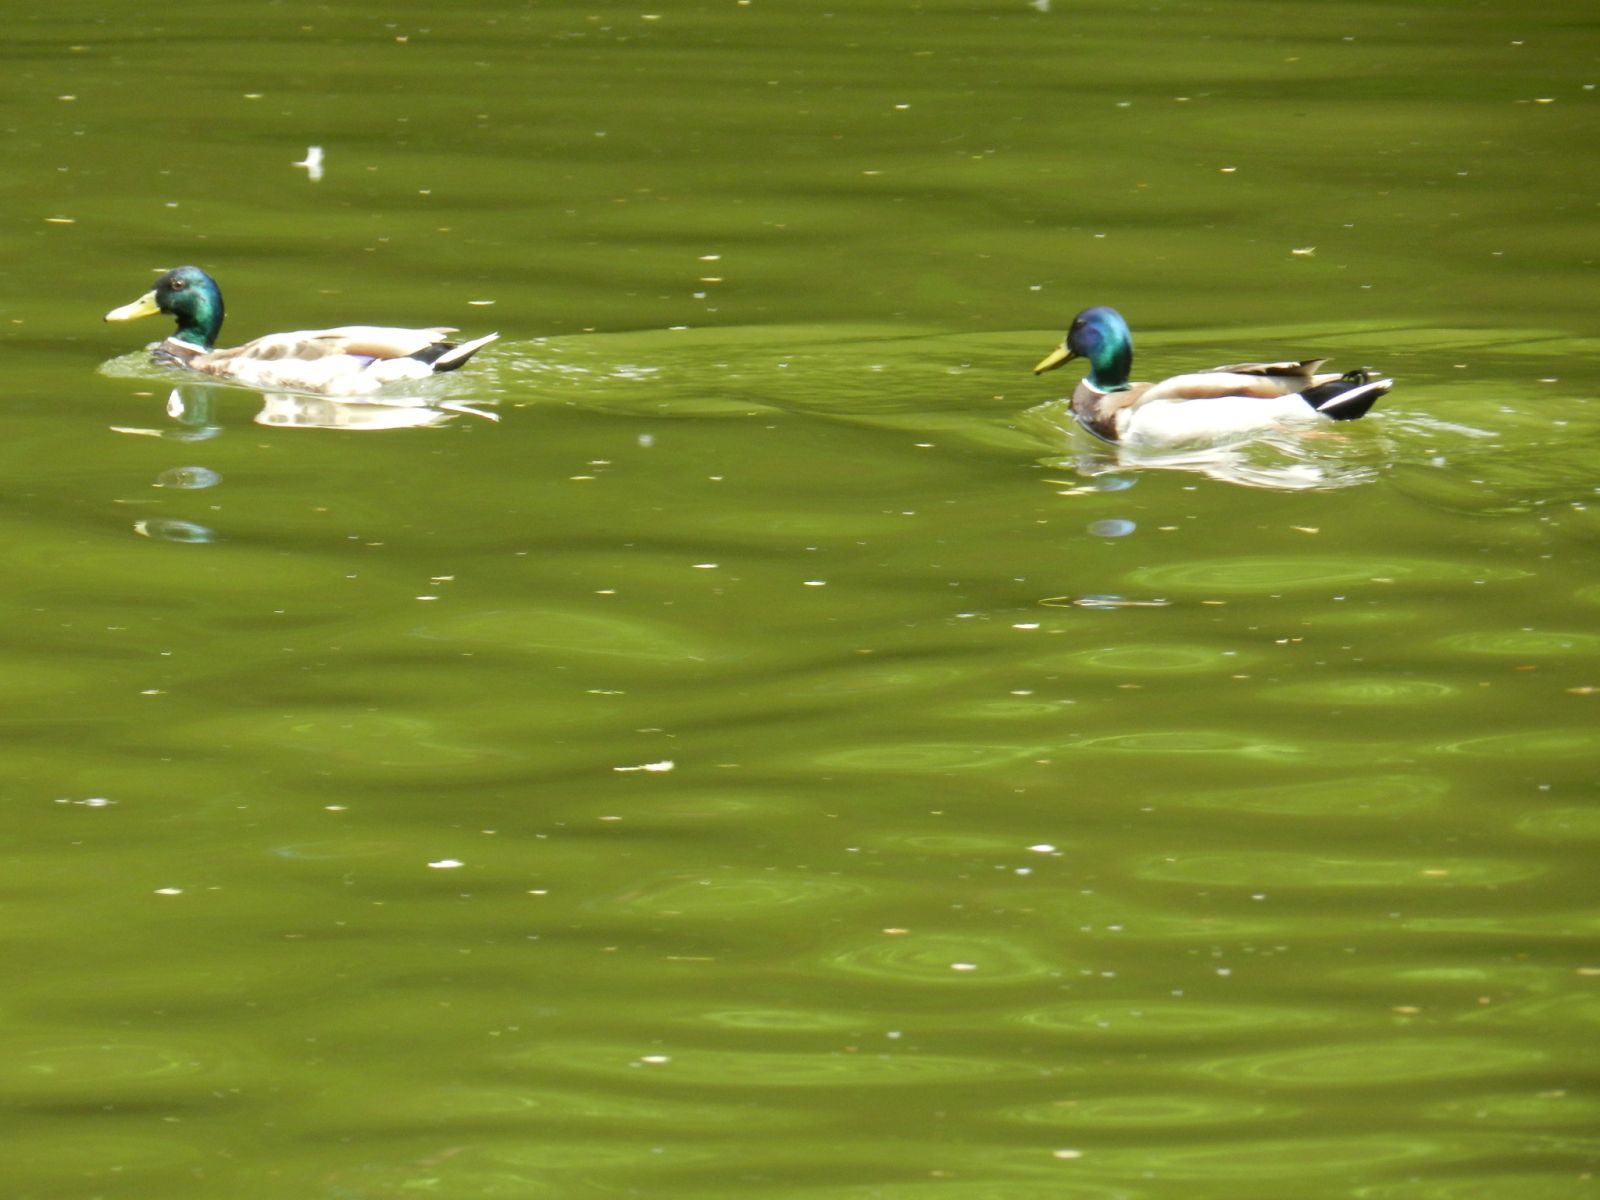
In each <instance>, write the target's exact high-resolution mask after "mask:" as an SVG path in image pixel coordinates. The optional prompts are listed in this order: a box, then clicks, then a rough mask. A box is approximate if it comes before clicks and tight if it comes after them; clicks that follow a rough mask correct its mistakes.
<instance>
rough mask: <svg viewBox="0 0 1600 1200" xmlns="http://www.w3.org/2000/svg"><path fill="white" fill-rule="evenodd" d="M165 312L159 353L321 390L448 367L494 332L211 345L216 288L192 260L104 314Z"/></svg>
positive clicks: (350, 329)
mask: <svg viewBox="0 0 1600 1200" xmlns="http://www.w3.org/2000/svg"><path fill="white" fill-rule="evenodd" d="M157 313H166V314H167V315H169V316H171V317H173V318H175V319H176V321H177V329H176V330H175V331H174V332H173V333H171V334H169V335H168V336H167V338H166V340H164V341H162V342H161V343H159V344H158V345H157V347H156V350H155V353H156V356H157V357H158V358H159V359H162V360H164V361H166V362H169V363H175V364H177V365H179V366H184V367H189V368H191V369H192V370H195V371H200V372H202V373H204V374H207V375H216V376H218V377H219V378H223V379H232V380H235V381H237V382H239V383H243V384H247V385H249V386H251V387H258V388H263V389H267V388H272V389H280V388H281V389H289V390H293V391H299V392H312V393H316V394H318V395H325V396H370V395H372V394H373V393H374V392H376V391H378V390H379V389H380V388H382V387H383V386H384V385H386V384H390V383H398V382H401V381H403V380H417V379H426V378H428V377H429V376H430V375H434V374H437V373H439V372H441V371H453V370H455V369H456V368H457V367H459V366H461V365H462V364H463V363H465V362H466V361H467V360H468V359H469V358H471V357H472V356H473V355H474V354H475V353H477V352H478V351H479V350H480V349H482V348H483V347H484V346H486V345H488V344H489V343H490V342H492V341H494V339H495V338H496V337H498V336H499V335H498V334H493V333H491V334H487V335H485V336H484V337H480V338H475V339H473V340H472V341H469V342H459V343H458V342H452V341H449V340H447V335H449V334H451V333H454V332H455V330H453V329H449V328H445V327H443V326H440V327H437V328H433V329H395V328H388V327H384V326H376V325H347V326H342V327H340V328H337V329H310V330H302V331H300V332H297V333H274V334H268V335H267V336H266V337H261V338H257V339H256V340H255V341H253V342H246V343H245V344H244V345H242V346H236V347H234V348H233V349H230V350H218V349H217V348H216V341H217V335H218V334H220V333H221V332H222V317H223V306H222V292H221V291H220V290H219V289H218V287H217V284H216V281H215V280H214V279H212V278H211V276H209V275H207V274H206V273H205V272H204V271H202V270H201V269H200V268H199V267H178V268H176V269H175V270H171V271H168V272H167V273H166V274H165V275H163V276H161V278H160V279H158V280H156V285H155V287H153V288H152V289H151V290H150V291H148V292H146V293H145V294H144V295H143V296H140V297H139V298H138V299H137V300H135V301H133V302H132V303H131V304H124V305H123V306H122V307H121V308H114V309H112V310H111V311H110V312H108V313H107V314H106V320H108V321H131V320H134V319H136V318H138V317H148V316H154V315H155V314H157Z"/></svg>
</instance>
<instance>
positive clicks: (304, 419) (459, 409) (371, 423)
mask: <svg viewBox="0 0 1600 1200" xmlns="http://www.w3.org/2000/svg"><path fill="white" fill-rule="evenodd" d="M463 414H466V415H469V416H474V417H482V418H483V419H484V420H486V421H498V420H499V419H500V417H499V414H497V413H492V412H485V411H483V410H482V409H477V408H473V407H472V406H470V405H467V404H462V403H459V402H454V403H452V402H431V403H430V402H425V401H420V400H413V401H388V402H374V401H371V400H360V401H358V400H339V399H335V398H334V397H332V396H306V395H299V394H297V393H293V392H266V393H264V394H263V395H262V397H261V411H260V412H258V413H257V414H256V416H255V422H256V424H257V425H267V426H271V427H273V428H275V429H351V430H357V429H361V430H370V429H423V428H427V427H428V426H432V425H443V424H444V423H445V422H446V421H453V420H455V419H456V418H457V417H459V416H461V415H463Z"/></svg>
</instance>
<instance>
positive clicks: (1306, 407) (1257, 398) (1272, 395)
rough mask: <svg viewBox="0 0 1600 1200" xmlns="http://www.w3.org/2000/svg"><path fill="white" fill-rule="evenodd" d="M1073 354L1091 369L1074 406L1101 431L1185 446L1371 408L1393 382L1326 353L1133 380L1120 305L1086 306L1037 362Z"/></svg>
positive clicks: (1088, 425) (1113, 438) (1120, 439)
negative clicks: (1329, 365) (1325, 367)
mask: <svg viewBox="0 0 1600 1200" xmlns="http://www.w3.org/2000/svg"><path fill="white" fill-rule="evenodd" d="M1075 358H1082V359H1086V360H1088V363H1089V374H1088V375H1087V377H1085V378H1084V379H1083V380H1081V381H1080V382H1079V384H1078V386H1077V388H1076V389H1074V391H1073V393H1072V415H1073V416H1074V417H1076V418H1077V420H1078V423H1079V424H1080V425H1082V426H1083V427H1084V428H1085V429H1087V430H1088V431H1089V432H1090V433H1092V434H1094V435H1095V436H1096V437H1098V438H1101V439H1102V440H1104V441H1107V442H1112V443H1115V444H1116V445H1119V446H1128V447H1132V448H1138V449H1146V450H1156V451H1163V450H1183V449H1188V448H1194V447H1200V446H1207V445H1220V444H1224V443H1228V442H1237V441H1243V440H1247V439H1249V438H1250V437H1252V436H1254V435H1258V434H1262V433H1266V432H1269V431H1271V430H1274V429H1281V428H1284V427H1290V426H1304V425H1315V424H1320V423H1323V422H1326V421H1330V420H1332V421H1354V420H1355V419H1356V418H1358V417H1363V416H1365V415H1366V414H1367V410H1369V409H1370V408H1371V407H1372V406H1373V405H1374V404H1375V403H1377V401H1378V399H1379V398H1380V397H1381V396H1383V395H1385V394H1386V393H1387V392H1388V391H1389V389H1390V388H1392V387H1393V386H1394V380H1392V379H1385V378H1383V377H1382V376H1381V375H1380V374H1379V373H1378V372H1377V371H1375V370H1373V369H1372V368H1371V367H1358V368H1357V369H1355V370H1353V371H1346V372H1345V373H1344V374H1342V375H1340V374H1337V373H1330V372H1319V371H1318V369H1317V368H1319V367H1321V366H1322V364H1323V363H1325V362H1326V361H1327V359H1323V358H1308V359H1303V360H1301V361H1299V362H1270V363H1234V364H1233V365H1231V366H1224V367H1210V368H1208V369H1206V370H1202V371H1192V372H1188V373H1185V374H1182V375H1173V376H1171V377H1170V378H1167V379H1163V380H1161V381H1160V382H1159V383H1131V382H1129V379H1128V376H1129V374H1130V373H1131V372H1132V370H1133V334H1132V333H1131V332H1130V331H1129V329H1128V323H1127V321H1126V320H1124V319H1123V317H1122V314H1121V313H1119V312H1118V311H1117V310H1116V309H1114V308H1106V307H1104V306H1099V307H1095V308H1086V309H1084V310H1083V311H1082V312H1080V313H1079V314H1078V315H1077V316H1075V317H1074V318H1073V319H1072V327H1071V328H1070V329H1068V330H1067V335H1066V338H1065V339H1064V340H1063V341H1062V344H1061V345H1060V346H1057V347H1056V348H1055V349H1054V350H1052V351H1051V352H1050V353H1049V354H1047V355H1046V356H1045V357H1044V358H1043V359H1042V360H1041V361H1040V362H1039V365H1038V366H1036V367H1034V369H1033V373H1034V374H1035V375H1042V374H1044V373H1045V372H1046V371H1053V370H1055V369H1056V368H1057V367H1060V366H1064V365H1065V364H1067V363H1069V362H1071V361H1072V360H1073V359H1075Z"/></svg>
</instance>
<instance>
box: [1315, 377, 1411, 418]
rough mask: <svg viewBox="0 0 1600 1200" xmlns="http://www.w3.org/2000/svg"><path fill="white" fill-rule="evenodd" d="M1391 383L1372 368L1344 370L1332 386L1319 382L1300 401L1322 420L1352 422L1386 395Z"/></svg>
mask: <svg viewBox="0 0 1600 1200" xmlns="http://www.w3.org/2000/svg"><path fill="white" fill-rule="evenodd" d="M1393 386H1394V380H1392V379H1384V378H1382V377H1381V376H1379V374H1378V373H1377V372H1376V371H1374V370H1373V369H1372V368H1371V367H1360V368H1358V369H1356V370H1354V371H1346V372H1345V373H1344V374H1343V375H1342V376H1340V377H1339V378H1338V379H1335V380H1333V381H1332V382H1331V383H1319V384H1318V385H1317V386H1316V387H1312V388H1307V389H1306V390H1305V391H1303V392H1301V393H1300V398H1301V399H1302V400H1304V401H1305V402H1306V403H1307V404H1309V405H1310V406H1311V407H1312V408H1314V409H1316V410H1317V411H1318V412H1319V413H1321V414H1322V415H1323V416H1325V417H1329V418H1331V419H1333V420H1335V421H1354V420H1355V419H1356V418H1357V417H1364V416H1366V415H1367V411H1368V410H1369V409H1370V408H1371V407H1372V406H1373V405H1374V404H1376V403H1377V402H1378V400H1379V398H1380V397H1382V396H1385V395H1387V394H1388V391H1389V389H1390V388H1392V387H1393Z"/></svg>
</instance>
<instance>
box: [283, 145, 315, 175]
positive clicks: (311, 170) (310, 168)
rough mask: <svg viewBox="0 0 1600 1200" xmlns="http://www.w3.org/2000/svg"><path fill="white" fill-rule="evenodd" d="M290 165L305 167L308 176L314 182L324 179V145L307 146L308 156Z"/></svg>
mask: <svg viewBox="0 0 1600 1200" xmlns="http://www.w3.org/2000/svg"><path fill="white" fill-rule="evenodd" d="M290 165H291V166H296V167H304V168H305V169H306V178H307V179H309V180H311V182H312V183H317V182H319V181H320V180H321V179H322V147H321V146H307V147H306V156H305V157H304V158H302V159H301V160H300V161H299V162H297V163H292V164H290Z"/></svg>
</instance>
